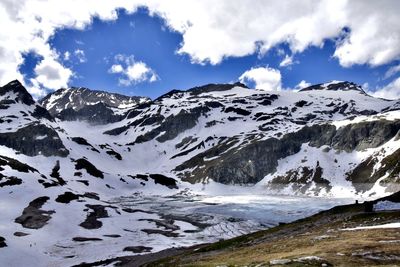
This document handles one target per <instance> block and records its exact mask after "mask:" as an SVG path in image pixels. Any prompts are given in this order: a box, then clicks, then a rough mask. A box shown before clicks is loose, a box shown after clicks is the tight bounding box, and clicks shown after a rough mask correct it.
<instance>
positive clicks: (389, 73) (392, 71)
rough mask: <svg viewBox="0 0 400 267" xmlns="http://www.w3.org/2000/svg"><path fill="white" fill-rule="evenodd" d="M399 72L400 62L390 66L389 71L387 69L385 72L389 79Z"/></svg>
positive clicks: (386, 77)
mask: <svg viewBox="0 0 400 267" xmlns="http://www.w3.org/2000/svg"><path fill="white" fill-rule="evenodd" d="M398 72H400V64H399V65H397V66H393V67H391V68H389V69H388V71H386V73H385V76H384V79H388V78H390V77H392V76H393V75H395V74H396V73H398Z"/></svg>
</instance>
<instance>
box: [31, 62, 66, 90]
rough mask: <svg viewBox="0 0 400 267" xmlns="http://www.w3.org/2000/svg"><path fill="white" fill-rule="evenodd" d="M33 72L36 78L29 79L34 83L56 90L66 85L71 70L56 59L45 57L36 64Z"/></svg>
mask: <svg viewBox="0 0 400 267" xmlns="http://www.w3.org/2000/svg"><path fill="white" fill-rule="evenodd" d="M35 74H36V78H34V79H32V80H31V82H32V83H33V84H34V85H36V86H38V85H41V86H44V87H47V88H49V89H54V90H56V89H60V88H62V87H67V85H68V81H69V79H70V78H71V76H72V71H71V70H69V69H67V68H64V67H63V66H62V65H61V64H60V63H58V62H57V61H55V60H52V59H49V58H46V59H44V60H42V61H41V62H40V63H39V64H38V65H36V67H35Z"/></svg>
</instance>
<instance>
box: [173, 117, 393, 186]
mask: <svg viewBox="0 0 400 267" xmlns="http://www.w3.org/2000/svg"><path fill="white" fill-rule="evenodd" d="M399 130H400V121H394V122H393V121H386V120H383V121H373V122H362V123H358V124H352V125H348V126H346V127H343V128H340V129H339V130H336V128H335V127H334V126H332V125H313V126H310V127H308V126H306V127H304V128H302V129H301V130H300V131H298V132H295V133H289V134H287V135H285V136H283V137H282V138H281V139H276V138H269V139H267V140H263V141H253V142H250V143H249V144H248V145H246V146H244V147H241V148H240V149H239V150H236V149H229V148H230V147H231V146H232V143H230V145H229V142H225V143H222V144H220V145H219V146H216V147H213V148H211V149H209V150H207V151H205V152H203V153H200V154H198V155H196V156H194V157H193V158H191V159H190V160H188V161H186V162H184V163H183V164H182V165H180V166H178V167H177V168H176V169H175V170H176V171H183V170H185V169H192V168H196V167H198V166H203V167H202V168H196V169H195V170H194V171H193V172H184V173H183V175H181V177H183V179H185V180H187V181H190V182H199V181H203V180H204V178H205V177H208V178H211V179H213V180H214V181H217V182H220V183H224V184H231V183H235V184H247V183H257V182H259V181H260V180H261V179H263V177H265V176H266V175H267V174H270V173H273V172H274V171H275V170H276V167H277V166H278V160H279V159H282V158H285V157H288V156H290V155H293V154H296V153H298V152H299V151H300V148H301V145H302V144H303V143H309V145H311V146H315V147H321V146H323V145H329V146H332V147H333V148H335V149H336V150H339V151H340V150H344V151H352V150H362V149H366V148H373V147H377V146H379V145H381V144H383V143H385V142H387V141H389V140H390V139H392V138H393V137H394V136H395V135H396V134H397V132H398V131H399ZM231 141H234V140H231ZM228 149H229V150H228ZM215 156H219V157H218V158H216V159H214V160H207V161H206V160H204V158H214V157H215ZM288 175H289V177H292V176H293V175H291V174H288ZM300 180H303V181H308V179H300ZM274 182H279V183H281V184H287V183H290V179H289V178H288V177H284V178H282V179H279V178H277V179H276V180H275V181H274ZM300 182H301V181H300Z"/></svg>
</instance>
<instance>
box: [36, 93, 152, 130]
mask: <svg viewBox="0 0 400 267" xmlns="http://www.w3.org/2000/svg"><path fill="white" fill-rule="evenodd" d="M149 101H150V99H149V98H147V97H137V96H125V95H121V94H116V93H109V92H104V91H94V90H89V89H87V88H83V87H79V88H76V87H72V88H67V89H60V90H57V91H55V92H53V93H51V94H49V95H47V96H46V97H44V98H43V99H41V100H40V101H39V103H40V104H41V105H42V106H43V107H45V108H46V109H47V110H48V111H49V112H50V114H51V115H53V116H54V117H57V118H60V119H62V120H86V121H89V122H91V123H95V124H105V123H110V122H116V121H119V120H121V119H122V118H124V117H125V113H126V112H127V111H128V110H130V109H132V108H134V107H135V106H138V105H140V104H144V103H147V102H149Z"/></svg>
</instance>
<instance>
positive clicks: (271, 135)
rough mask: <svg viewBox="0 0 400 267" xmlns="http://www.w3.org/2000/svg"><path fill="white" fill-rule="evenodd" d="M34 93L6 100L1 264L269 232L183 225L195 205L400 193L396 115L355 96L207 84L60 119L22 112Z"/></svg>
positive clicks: (383, 104)
mask: <svg viewBox="0 0 400 267" xmlns="http://www.w3.org/2000/svg"><path fill="white" fill-rule="evenodd" d="M13 86H16V89H15V91H17V93H15V92H14V89H13V88H12V87H13ZM20 89H21V90H20ZM25 91H26V90H25ZM25 91H24V90H22V88H20V85H19V84H18V83H11V84H8V86H6V89H4V88H3V87H1V88H0V104H1V113H0V192H1V193H0V202H1V203H2V216H1V217H0V224H1V225H7V229H6V230H5V231H3V232H2V233H1V236H0V241H1V242H0V243H2V242H3V243H5V244H6V246H7V247H2V248H1V249H2V250H3V249H4V250H7V253H4V254H0V258H2V259H3V258H7V257H9V256H7V255H16V254H18V253H21V252H22V251H28V250H30V249H31V248H30V246H29V244H31V243H33V242H35V243H36V244H37V245H36V247H35V249H37V251H39V252H40V255H36V257H34V258H36V259H39V261H38V262H36V263H37V265H45V264H48V261H49V259H51V260H53V261H54V265H60V264H61V263H62V265H64V264H67V265H76V264H79V263H81V262H82V259H85V261H89V262H95V261H96V260H99V259H101V258H104V257H103V255H107V257H108V255H110V256H113V257H115V255H121V254H123V255H126V253H131V252H129V251H136V252H138V253H140V252H149V251H150V250H151V251H152V252H155V251H159V250H161V249H163V248H165V247H172V246H177V245H180V246H184V245H185V246H186V245H190V244H198V243H199V242H204V240H203V239H201V238H202V237H204V236H207V242H211V241H217V240H218V239H220V238H221V236H222V237H223V238H228V237H234V236H237V235H240V234H243V233H249V232H252V231H255V230H258V229H262V228H265V227H266V226H265V225H262V224H260V223H259V222H254V221H251V220H244V221H243V220H232V218H228V217H226V216H225V217H218V216H216V215H213V216H211V215H207V216H206V215H204V214H203V213H199V212H194V213H192V212H190V213H187V208H188V206H186V205H189V204H187V203H192V204H190V205H193V203H195V205H205V206H202V207H200V208H201V209H209V208H210V207H212V205H211V206H210V205H208V204H207V203H208V202H207V201H206V200H205V202H204V203H203V202H201V201H200V202H199V201H198V199H199V198H200V199H201V198H202V197H203V198H204V196H207V195H212V194H216V195H221V194H222V195H224V194H229V193H231V194H238V192H246V194H250V195H253V194H260V195H265V194H267V195H274V194H278V195H289V196H291V197H293V196H301V197H303V196H319V197H325V198H329V197H331V198H335V199H341V198H345V197H350V198H360V199H363V198H375V197H378V196H385V195H388V194H390V193H392V192H396V191H398V190H400V188H399V185H400V177H399V174H400V162H399V161H398V158H399V155H400V133H399V132H400V131H399V130H400V109H399V108H398V103H399V102H398V101H387V100H383V99H379V98H374V97H372V96H369V95H366V94H364V93H363V92H361V91H359V90H347V87H346V90H306V91H301V92H291V91H279V92H275V91H274V92H266V91H260V90H253V89H248V88H245V87H243V86H241V85H239V84H236V85H235V84H228V85H221V84H209V85H205V86H200V87H195V89H193V90H186V91H179V92H176V91H173V93H172V94H166V95H164V96H163V97H161V98H159V99H157V100H154V101H147V102H144V103H141V104H140V103H139V104H138V105H135V106H133V107H132V108H130V107H128V108H121V109H118V108H113V107H109V106H108V105H105V104H102V103H95V104H93V101H92V102H90V105H84V106H83V107H82V108H81V109H79V110H77V111H75V110H74V109H72V108H71V107H66V108H65V109H64V107H65V104H59V106H60V107H62V109H61V110H60V112H59V113H57V114H55V115H56V116H54V117H53V116H52V115H50V114H49V112H48V111H47V110H46V109H45V108H44V107H42V106H41V105H39V104H38V103H36V102H34V103H33V104H31V103H29V101H24V100H21V99H24V97H23V96H24V94H25ZM60 99H61V100H60V103H62V102H63V101H64V100H65V98H64V99H62V98H60ZM67 99H68V97H67ZM56 102H57V101H56ZM56 104H57V103H56ZM38 110H39V111H40V110H41V111H42V112H38ZM46 114H47V115H46ZM239 198H240V196H239ZM280 198H281V197H280ZM280 201H281V200H280ZM320 201H322V198H321V199H319V201H318V204H319V208H321V207H320V204H321V203H320ZM337 201H339V200H337ZM161 203H162V204H161ZM176 203H181V204H180V205H182V207H180V206H179V205H178V204H176ZM182 203H186V204H182ZM310 204H311V203H310ZM174 205H177V206H174ZM185 210H186V211H185ZM189 210H190V209H189ZM309 210H310V207H307V208H304V211H303V209H302V212H305V211H309ZM317 210H318V209H317ZM193 211H194V210H193ZM182 214H183V215H182ZM289 214H292V213H290V212H289ZM296 214H297V213H296ZM302 214H303V213H302ZM304 214H307V213H304ZM304 214H303V215H304ZM209 216H211V217H209ZM65 218H68V220H69V223H68V225H66V224H65ZM276 224H277V222H270V224H268V225H269V226H272V225H276ZM60 229H64V230H65V231H64V230H63V231H60ZM214 229H217V230H214ZM224 229H225V230H224ZM226 229H227V230H226ZM93 230H95V231H93ZM110 231H112V232H110ZM154 235H157V236H158V237H162V239H160V240H162V243H163V244H159V243H157V242H158V241H157V240H159V239H157V238H154ZM132 238H133V239H132ZM132 240H136V241H138V242H140V243H148V244H149V247H146V248H142V247H139V245H140V244H136V243H137V242H136V241H135V242H136V243H135V245H137V247H132V242H133V241H132ZM201 240H203V241H201ZM115 242H117V244H118V245H115V244H116V243H115ZM82 244H83V245H82ZM121 246H123V247H121ZM60 247H62V248H63V249H62V250H60ZM124 247H125V248H127V249H126V250H125V249H124ZM93 250H96V251H99V253H98V254H96V255H94V254H93V253H92V252H93ZM100 254H101V255H100ZM71 255H74V257H69V256H71ZM88 255H90V256H88ZM10 257H11V256H10ZM13 259H14V260H15V256H14V258H13ZM40 260H41V261H42V262H40ZM21 261H23V259H22V258H21ZM6 262H7V261H6ZM23 263H25V265H26V262H21V265H24V264H23Z"/></svg>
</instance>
